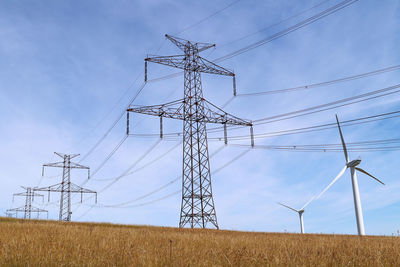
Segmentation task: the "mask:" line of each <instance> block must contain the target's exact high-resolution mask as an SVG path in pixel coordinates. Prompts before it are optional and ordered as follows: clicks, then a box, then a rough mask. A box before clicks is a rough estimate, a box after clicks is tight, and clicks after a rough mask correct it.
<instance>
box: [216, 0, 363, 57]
mask: <svg viewBox="0 0 400 267" xmlns="http://www.w3.org/2000/svg"><path fill="white" fill-rule="evenodd" d="M357 1H358V0H345V1H342V2H340V3H338V4H336V5H335V6H332V7H330V8H328V9H325V10H323V11H322V12H320V13H318V14H316V15H314V16H312V17H309V18H307V19H305V20H303V21H301V22H299V23H297V24H295V25H293V26H291V27H289V28H286V29H284V30H282V31H280V32H277V33H275V34H273V35H271V36H268V37H266V38H264V39H262V40H260V41H257V42H255V43H252V44H250V45H247V46H245V47H243V48H241V49H238V50H236V51H234V52H231V53H229V54H227V55H225V56H222V57H219V58H216V59H215V60H214V61H215V62H220V61H223V60H227V59H229V58H232V57H235V56H238V55H240V54H243V53H245V52H248V51H250V50H252V49H255V48H257V47H259V46H261V45H264V44H266V43H269V42H271V41H273V40H275V39H278V38H280V37H283V36H285V35H287V34H289V33H291V32H293V31H296V30H298V29H301V28H303V27H305V26H307V25H309V24H311V23H313V22H316V21H318V20H320V19H322V18H324V17H326V16H328V15H330V14H333V13H335V12H337V11H339V10H341V9H343V8H345V7H347V6H349V5H351V4H353V3H355V2H357Z"/></svg>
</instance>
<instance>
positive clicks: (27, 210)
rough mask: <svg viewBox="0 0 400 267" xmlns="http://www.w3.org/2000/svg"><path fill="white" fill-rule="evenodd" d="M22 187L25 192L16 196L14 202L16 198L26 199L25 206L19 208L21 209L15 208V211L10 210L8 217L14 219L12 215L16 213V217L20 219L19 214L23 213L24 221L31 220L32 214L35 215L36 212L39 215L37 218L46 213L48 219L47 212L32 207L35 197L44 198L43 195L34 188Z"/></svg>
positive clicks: (7, 212) (7, 213)
mask: <svg viewBox="0 0 400 267" xmlns="http://www.w3.org/2000/svg"><path fill="white" fill-rule="evenodd" d="M21 187H22V188H23V189H25V192H22V193H16V194H14V195H13V201H14V197H15V196H20V197H25V206H23V207H19V208H14V209H8V210H7V211H6V216H7V217H12V214H13V213H14V214H15V217H18V212H23V213H24V219H31V218H32V213H34V212H36V213H37V218H39V213H42V212H46V213H47V218H48V211H47V210H44V209H39V208H36V207H34V206H32V202H33V201H34V198H35V197H43V195H41V194H37V193H35V192H34V190H33V188H32V187H24V186H21Z"/></svg>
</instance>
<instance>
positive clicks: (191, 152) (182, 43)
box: [127, 35, 254, 229]
mask: <svg viewBox="0 0 400 267" xmlns="http://www.w3.org/2000/svg"><path fill="white" fill-rule="evenodd" d="M166 38H167V39H169V40H170V41H171V42H172V43H174V44H175V45H176V46H177V47H178V48H179V49H180V50H182V51H183V52H184V54H183V55H175V56H151V57H147V58H146V59H145V81H147V62H154V63H158V64H162V65H166V66H170V67H174V68H178V69H182V70H184V98H183V99H181V100H177V101H173V102H169V103H166V104H162V105H154V106H132V107H130V108H129V109H128V110H127V111H128V114H129V112H135V113H141V114H147V115H153V116H159V117H160V137H162V118H163V117H165V118H172V119H178V120H183V171H182V172H183V176H182V204H181V212H180V222H179V227H191V228H197V227H200V228H206V227H210V228H217V229H218V222H217V216H216V211H215V206H214V200H213V194H212V188H211V175H210V161H209V153H208V144H207V131H206V124H207V123H217V124H223V125H224V129H225V144H226V143H227V135H226V125H242V126H250V127H251V133H252V123H251V121H248V120H244V119H240V118H238V117H235V116H233V115H230V114H228V113H227V112H225V111H223V110H222V109H220V108H218V107H216V106H215V105H213V104H211V103H210V102H209V101H207V100H205V99H204V98H203V91H202V85H201V75H200V74H201V73H202V72H203V73H209V74H217V75H225V76H231V77H233V85H234V86H233V87H234V95H236V86H235V74H234V73H233V72H232V71H229V70H227V69H225V68H223V67H220V66H218V65H216V64H214V63H212V62H210V61H208V60H206V59H204V58H202V57H200V55H199V53H200V52H202V51H204V50H207V49H209V48H211V47H214V46H215V45H214V44H208V43H192V42H190V41H188V40H184V39H180V38H176V37H172V36H169V35H166ZM127 118H128V119H129V116H127ZM128 126H129V124H128ZM127 132H128V133H129V129H127ZM253 144H254V141H253V139H252V145H253Z"/></svg>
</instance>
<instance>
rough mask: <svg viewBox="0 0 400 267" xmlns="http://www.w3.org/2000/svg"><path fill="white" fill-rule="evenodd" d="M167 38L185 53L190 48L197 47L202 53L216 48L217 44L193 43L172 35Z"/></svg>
mask: <svg viewBox="0 0 400 267" xmlns="http://www.w3.org/2000/svg"><path fill="white" fill-rule="evenodd" d="M165 37H166V38H167V39H168V40H170V41H171V42H172V43H173V44H174V45H176V46H177V47H178V48H179V49H181V50H182V51H185V49H187V48H190V47H197V49H198V51H199V52H202V51H204V50H207V49H209V48H211V47H215V44H210V43H199V42H197V43H191V42H190V41H188V40H185V39H182V38H178V37H174V36H171V35H168V34H166V35H165Z"/></svg>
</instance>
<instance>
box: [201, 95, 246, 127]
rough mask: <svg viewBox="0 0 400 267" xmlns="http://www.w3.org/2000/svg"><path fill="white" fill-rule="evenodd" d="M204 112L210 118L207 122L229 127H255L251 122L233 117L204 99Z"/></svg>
mask: <svg viewBox="0 0 400 267" xmlns="http://www.w3.org/2000/svg"><path fill="white" fill-rule="evenodd" d="M210 106H211V107H212V108H211V107H210ZM204 110H205V114H206V117H207V118H208V121H207V122H213V123H219V124H227V125H242V126H252V125H253V124H252V122H251V121H249V120H244V119H241V118H238V117H236V116H233V115H231V114H229V113H227V112H225V111H223V110H222V109H220V108H219V107H217V106H216V105H214V104H213V103H211V102H209V101H207V100H205V99H204Z"/></svg>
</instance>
